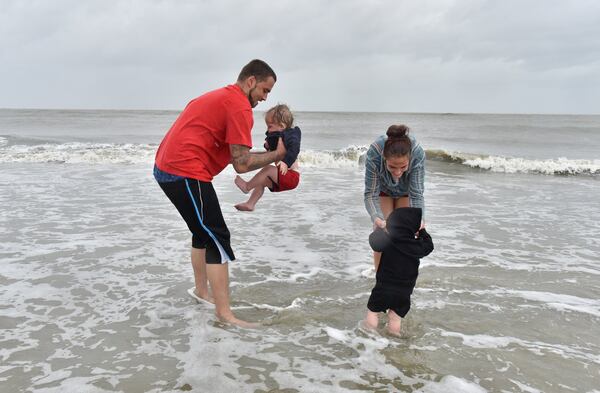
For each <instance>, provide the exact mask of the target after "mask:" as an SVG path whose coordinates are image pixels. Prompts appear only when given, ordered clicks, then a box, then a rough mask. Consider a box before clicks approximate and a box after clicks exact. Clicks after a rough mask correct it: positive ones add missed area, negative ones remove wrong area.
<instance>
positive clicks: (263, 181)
mask: <svg viewBox="0 0 600 393" xmlns="http://www.w3.org/2000/svg"><path fill="white" fill-rule="evenodd" d="M271 179H277V167H276V166H274V165H267V166H265V167H263V168H262V169H261V170H260V171H258V173H257V174H256V175H254V177H253V178H252V179H250V180H248V181H247V182H246V188H247V189H248V190H251V189H253V188H255V187H259V186H263V187H271V186H272V185H273V181H272V180H271Z"/></svg>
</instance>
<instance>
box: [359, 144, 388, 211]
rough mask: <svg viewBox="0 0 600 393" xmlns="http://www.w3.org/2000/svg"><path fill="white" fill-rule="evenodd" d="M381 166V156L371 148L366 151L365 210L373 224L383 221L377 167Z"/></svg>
mask: <svg viewBox="0 0 600 393" xmlns="http://www.w3.org/2000/svg"><path fill="white" fill-rule="evenodd" d="M380 164H381V155H380V154H379V152H378V151H377V150H376V149H375V148H374V147H373V146H371V147H370V148H369V150H368V151H367V158H366V160H365V192H364V202H365V208H366V209H367V212H368V213H369V216H371V221H373V222H375V220H376V219H377V218H379V219H380V220H382V221H383V220H384V218H385V217H384V216H383V212H382V211H381V203H380V201H379V181H380V180H379V166H380Z"/></svg>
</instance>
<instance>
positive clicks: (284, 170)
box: [279, 161, 288, 175]
mask: <svg viewBox="0 0 600 393" xmlns="http://www.w3.org/2000/svg"><path fill="white" fill-rule="evenodd" d="M287 171H288V166H287V164H286V163H285V162H283V161H281V162H280V163H279V172H281V174H282V175H285V174H286V173H287Z"/></svg>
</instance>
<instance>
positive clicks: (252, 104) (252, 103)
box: [248, 87, 258, 108]
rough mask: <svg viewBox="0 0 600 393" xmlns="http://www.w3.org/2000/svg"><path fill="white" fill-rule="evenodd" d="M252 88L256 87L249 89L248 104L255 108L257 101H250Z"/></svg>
mask: <svg viewBox="0 0 600 393" xmlns="http://www.w3.org/2000/svg"><path fill="white" fill-rule="evenodd" d="M254 89H256V87H253V88H252V89H250V91H249V92H248V101H250V106H251V107H252V108H255V107H256V105H258V101H257V102H254V101H252V92H253V91H254Z"/></svg>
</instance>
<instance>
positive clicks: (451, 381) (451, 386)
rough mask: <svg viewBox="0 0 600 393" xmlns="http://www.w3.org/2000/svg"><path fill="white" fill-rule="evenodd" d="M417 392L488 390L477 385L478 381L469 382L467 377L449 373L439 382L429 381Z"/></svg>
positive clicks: (477, 391)
mask: <svg viewBox="0 0 600 393" xmlns="http://www.w3.org/2000/svg"><path fill="white" fill-rule="evenodd" d="M416 392H422V393H448V392H461V393H486V392H487V390H485V389H484V388H482V387H481V386H479V385H477V384H476V383H473V382H469V381H467V380H465V379H462V378H458V377H455V376H453V375H447V376H445V377H443V378H442V379H441V380H440V381H439V382H428V383H426V384H425V386H423V387H422V388H421V389H419V390H416Z"/></svg>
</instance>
